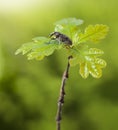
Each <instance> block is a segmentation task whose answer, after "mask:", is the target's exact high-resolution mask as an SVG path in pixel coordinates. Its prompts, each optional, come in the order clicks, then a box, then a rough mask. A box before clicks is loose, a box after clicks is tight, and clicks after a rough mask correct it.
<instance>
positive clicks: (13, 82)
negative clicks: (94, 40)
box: [0, 0, 118, 130]
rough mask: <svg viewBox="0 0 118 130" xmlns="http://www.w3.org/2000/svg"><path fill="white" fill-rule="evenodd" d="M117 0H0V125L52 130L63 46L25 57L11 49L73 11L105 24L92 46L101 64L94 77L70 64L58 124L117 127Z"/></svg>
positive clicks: (76, 129) (10, 129) (95, 129)
mask: <svg viewBox="0 0 118 130" xmlns="http://www.w3.org/2000/svg"><path fill="white" fill-rule="evenodd" d="M117 6H118V1H117V0H0V130H56V124H55V115H56V110H57V99H58V95H59V89H60V84H61V76H62V73H63V71H64V69H65V66H66V63H67V57H66V56H65V55H66V54H65V52H63V51H59V52H55V53H54V54H53V55H52V56H50V57H48V58H45V59H44V60H43V61H40V62H39V61H35V60H32V61H28V60H27V59H26V57H25V56H22V55H18V56H15V55H14V52H15V50H16V49H17V48H19V47H20V46H21V45H22V44H23V43H25V42H29V41H31V39H32V38H33V37H37V36H48V35H49V33H50V32H53V29H54V26H53V23H54V22H55V21H57V20H60V19H63V18H67V17H76V18H80V19H83V20H84V21H85V23H84V25H83V27H86V26H87V25H89V24H97V23H98V24H106V25H108V26H109V27H110V31H109V34H108V35H107V38H106V39H105V40H103V41H102V42H101V43H100V44H98V45H95V46H96V47H97V48H100V49H102V50H104V52H105V54H104V56H103V58H104V59H105V60H106V61H107V67H106V68H105V69H104V70H103V76H102V77H101V78H100V79H93V78H92V77H91V76H90V77H89V78H88V79H86V80H85V79H82V77H81V76H80V75H79V68H78V67H74V68H71V70H70V78H69V80H68V82H67V84H66V93H67V95H66V98H65V104H64V107H63V120H62V130H118V15H117V11H118V9H117V8H118V7H117Z"/></svg>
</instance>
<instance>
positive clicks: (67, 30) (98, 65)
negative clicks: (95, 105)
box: [15, 18, 109, 78]
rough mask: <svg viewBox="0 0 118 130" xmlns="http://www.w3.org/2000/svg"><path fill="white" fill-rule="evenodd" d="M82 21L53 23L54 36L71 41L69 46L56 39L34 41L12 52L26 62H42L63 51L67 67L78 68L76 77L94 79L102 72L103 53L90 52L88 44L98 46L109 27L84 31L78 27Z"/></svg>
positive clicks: (48, 38) (46, 38)
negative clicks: (56, 52)
mask: <svg viewBox="0 0 118 130" xmlns="http://www.w3.org/2000/svg"><path fill="white" fill-rule="evenodd" d="M82 24H83V20H81V19H76V18H66V19H62V20H60V21H57V22H56V23H55V28H54V32H60V33H62V34H64V35H66V36H68V37H69V38H70V39H71V40H72V45H69V46H67V45H65V44H64V43H63V42H60V41H59V40H57V39H51V38H50V37H42V36H40V37H36V38H33V39H32V42H29V43H25V44H23V45H22V46H21V47H20V48H19V49H17V50H16V52H15V54H16V55H17V54H19V53H22V54H23V55H24V54H25V55H27V58H28V60H32V59H36V60H42V59H43V58H44V57H47V56H49V55H51V54H53V52H54V51H55V50H60V49H62V48H65V49H66V51H67V53H68V56H72V58H71V59H70V60H69V63H70V66H76V65H79V73H80V75H81V76H82V77H83V78H87V77H88V76H89V74H90V75H92V76H93V77H94V78H100V77H101V76H102V68H105V66H106V62H105V60H103V59H101V58H100V57H101V56H102V55H103V54H104V52H103V51H102V50H100V49H97V48H90V47H89V43H95V44H98V43H99V42H100V41H101V40H102V39H104V38H105V37H106V35H107V33H108V30H109V27H108V26H107V25H103V24H96V25H89V26H88V27H86V28H85V30H84V31H82V30H81V27H80V25H82Z"/></svg>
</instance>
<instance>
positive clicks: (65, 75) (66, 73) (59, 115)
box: [56, 56, 72, 130]
mask: <svg viewBox="0 0 118 130" xmlns="http://www.w3.org/2000/svg"><path fill="white" fill-rule="evenodd" d="M71 58H72V56H69V57H68V64H67V68H66V70H65V71H64V73H63V77H62V84H61V88H60V95H59V99H58V110H57V115H56V124H57V130H61V120H62V106H63V104H64V96H65V83H66V80H67V79H68V78H69V69H70V63H69V60H70V59H71Z"/></svg>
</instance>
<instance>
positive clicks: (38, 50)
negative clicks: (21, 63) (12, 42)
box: [15, 37, 63, 60]
mask: <svg viewBox="0 0 118 130" xmlns="http://www.w3.org/2000/svg"><path fill="white" fill-rule="evenodd" d="M33 41H34V42H31V43H25V44H23V45H22V46H21V47H20V48H19V49H18V50H17V51H16V53H15V54H16V55H17V54H19V53H22V54H23V55H24V54H26V53H28V54H27V57H28V60H32V59H36V60H42V59H43V58H44V57H45V56H49V55H51V54H52V53H53V52H54V51H55V50H56V49H61V48H62V46H63V45H62V44H59V43H58V41H56V40H52V41H51V40H50V39H48V38H46V37H37V38H34V39H33Z"/></svg>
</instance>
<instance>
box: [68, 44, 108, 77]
mask: <svg viewBox="0 0 118 130" xmlns="http://www.w3.org/2000/svg"><path fill="white" fill-rule="evenodd" d="M79 48H80V47H79ZM80 50H81V51H80ZM80 50H76V51H74V53H73V52H72V53H71V54H72V56H73V58H72V59H70V61H69V62H70V65H71V66H75V65H77V64H79V65H80V70H79V73H80V75H81V76H82V77H83V78H87V77H88V76H89V74H91V75H92V76H93V77H94V78H100V77H101V76H102V68H105V67H106V62H105V61H104V60H103V59H100V58H98V57H99V56H101V55H102V54H103V53H104V52H103V51H102V50H100V49H96V48H90V49H88V47H86V46H85V47H83V48H80Z"/></svg>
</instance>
